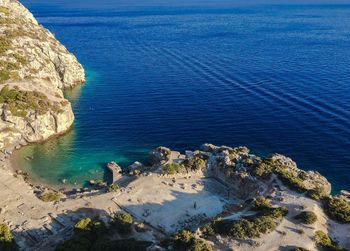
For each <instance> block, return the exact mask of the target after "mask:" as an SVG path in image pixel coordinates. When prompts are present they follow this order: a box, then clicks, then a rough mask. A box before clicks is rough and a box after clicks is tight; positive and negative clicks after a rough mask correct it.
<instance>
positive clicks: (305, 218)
mask: <svg viewBox="0 0 350 251" xmlns="http://www.w3.org/2000/svg"><path fill="white" fill-rule="evenodd" d="M295 219H297V220H300V221H301V222H302V223H304V224H307V225H310V224H314V223H315V222H316V221H317V215H316V214H315V213H314V212H311V211H304V212H301V213H300V214H298V215H297V216H295Z"/></svg>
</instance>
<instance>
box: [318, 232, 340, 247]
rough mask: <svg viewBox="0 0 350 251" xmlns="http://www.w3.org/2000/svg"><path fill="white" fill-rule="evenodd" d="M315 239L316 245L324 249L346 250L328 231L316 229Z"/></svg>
mask: <svg viewBox="0 0 350 251" xmlns="http://www.w3.org/2000/svg"><path fill="white" fill-rule="evenodd" d="M314 239H315V242H316V245H317V246H318V247H320V248H321V249H322V250H324V251H346V249H344V248H342V247H341V246H339V244H337V243H336V242H334V241H333V240H332V239H331V238H330V237H329V236H328V235H327V234H326V233H324V232H322V231H316V234H315V237H314Z"/></svg>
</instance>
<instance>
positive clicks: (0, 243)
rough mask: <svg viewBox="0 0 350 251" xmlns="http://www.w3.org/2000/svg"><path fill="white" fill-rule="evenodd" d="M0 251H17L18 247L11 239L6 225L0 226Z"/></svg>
mask: <svg viewBox="0 0 350 251" xmlns="http://www.w3.org/2000/svg"><path fill="white" fill-rule="evenodd" d="M0 250H1V251H15V250H16V251H17V250H18V246H17V244H16V242H15V240H14V239H13V236H12V234H11V231H10V228H9V227H8V226H7V225H6V224H0Z"/></svg>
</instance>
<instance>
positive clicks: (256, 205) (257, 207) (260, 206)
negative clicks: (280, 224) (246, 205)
mask: <svg viewBox="0 0 350 251" xmlns="http://www.w3.org/2000/svg"><path fill="white" fill-rule="evenodd" d="M271 207H272V205H271V203H270V201H269V200H267V199H266V198H264V197H262V196H260V197H257V198H255V199H254V202H253V205H252V210H254V211H261V210H266V209H269V208H271Z"/></svg>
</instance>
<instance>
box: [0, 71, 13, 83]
mask: <svg viewBox="0 0 350 251" xmlns="http://www.w3.org/2000/svg"><path fill="white" fill-rule="evenodd" d="M10 74H11V73H10V72H9V71H8V70H0V81H6V80H9V79H10Z"/></svg>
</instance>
